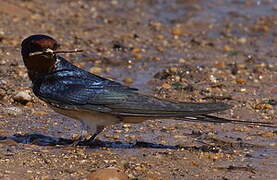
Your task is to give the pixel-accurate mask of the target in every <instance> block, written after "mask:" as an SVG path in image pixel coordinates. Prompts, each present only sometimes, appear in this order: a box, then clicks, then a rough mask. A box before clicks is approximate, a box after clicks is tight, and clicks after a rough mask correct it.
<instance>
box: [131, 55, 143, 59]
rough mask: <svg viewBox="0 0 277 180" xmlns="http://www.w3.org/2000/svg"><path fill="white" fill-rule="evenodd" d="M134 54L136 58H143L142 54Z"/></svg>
mask: <svg viewBox="0 0 277 180" xmlns="http://www.w3.org/2000/svg"><path fill="white" fill-rule="evenodd" d="M133 56H134V58H135V59H141V58H142V55H141V54H134V55H133Z"/></svg>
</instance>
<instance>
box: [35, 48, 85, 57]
mask: <svg viewBox="0 0 277 180" xmlns="http://www.w3.org/2000/svg"><path fill="white" fill-rule="evenodd" d="M78 52H83V50H81V49H74V50H60V51H53V50H52V49H46V50H45V51H38V52H33V53H30V54H29V56H36V55H42V54H59V53H78Z"/></svg>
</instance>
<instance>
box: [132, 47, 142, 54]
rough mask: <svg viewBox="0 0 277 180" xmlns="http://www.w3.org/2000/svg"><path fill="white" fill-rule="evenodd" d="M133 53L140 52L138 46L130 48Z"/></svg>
mask: <svg viewBox="0 0 277 180" xmlns="http://www.w3.org/2000/svg"><path fill="white" fill-rule="evenodd" d="M132 52H133V53H141V49H140V48H134V49H132Z"/></svg>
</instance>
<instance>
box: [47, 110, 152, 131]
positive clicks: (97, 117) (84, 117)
mask: <svg viewBox="0 0 277 180" xmlns="http://www.w3.org/2000/svg"><path fill="white" fill-rule="evenodd" d="M50 107H51V108H52V109H53V110H54V111H56V112H58V113H60V114H62V115H65V116H67V117H70V118H73V119H77V120H79V121H80V122H81V123H82V124H83V125H85V126H86V127H87V128H89V129H88V130H89V131H90V133H95V132H96V131H97V128H98V127H105V126H109V125H113V124H117V123H122V122H123V123H141V122H144V121H147V120H152V119H155V118H153V117H152V118H151V117H131V116H127V117H124V116H123V117H119V116H116V115H112V114H106V113H100V112H95V111H81V110H80V111H78V110H71V109H60V108H56V107H53V106H50Z"/></svg>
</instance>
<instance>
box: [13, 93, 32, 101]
mask: <svg viewBox="0 0 277 180" xmlns="http://www.w3.org/2000/svg"><path fill="white" fill-rule="evenodd" d="M13 99H14V100H15V101H17V102H20V103H21V104H26V103H27V102H29V101H31V100H32V97H31V96H30V94H29V93H28V92H27V91H20V92H18V93H17V94H16V95H15V96H14V97H13Z"/></svg>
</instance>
